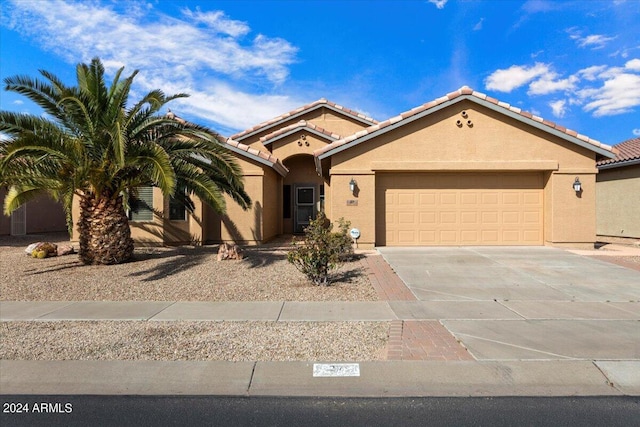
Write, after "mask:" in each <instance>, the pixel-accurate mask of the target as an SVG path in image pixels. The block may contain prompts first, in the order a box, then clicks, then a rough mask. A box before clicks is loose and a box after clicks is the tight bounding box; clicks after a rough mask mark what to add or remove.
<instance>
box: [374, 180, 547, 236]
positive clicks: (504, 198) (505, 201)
mask: <svg viewBox="0 0 640 427" xmlns="http://www.w3.org/2000/svg"><path fill="white" fill-rule="evenodd" d="M542 186H543V184H542V174H540V173H518V174H509V173H459V174H454V173H451V174H448V173H447V174H442V173H441V174H436V173H393V174H392V173H382V174H378V175H376V215H377V216H376V239H377V242H376V244H378V245H387V246H419V245H541V244H542V223H543V218H542V217H543V215H542V212H543V193H542Z"/></svg>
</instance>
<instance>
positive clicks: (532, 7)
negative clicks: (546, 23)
mask: <svg viewBox="0 0 640 427" xmlns="http://www.w3.org/2000/svg"><path fill="white" fill-rule="evenodd" d="M558 7H559V5H558V4H556V3H553V2H551V1H548V0H527V1H526V2H525V3H524V4H523V5H522V10H524V11H525V12H527V13H540V12H550V11H552V10H556V9H558Z"/></svg>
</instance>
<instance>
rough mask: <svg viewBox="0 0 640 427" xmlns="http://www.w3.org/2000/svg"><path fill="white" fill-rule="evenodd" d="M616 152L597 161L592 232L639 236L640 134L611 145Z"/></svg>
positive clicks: (617, 235) (601, 234)
mask: <svg viewBox="0 0 640 427" xmlns="http://www.w3.org/2000/svg"><path fill="white" fill-rule="evenodd" d="M614 149H616V150H617V156H616V157H615V158H614V159H606V160H601V161H599V162H598V165H597V166H598V170H599V173H598V175H597V179H596V207H597V210H596V219H597V227H596V232H597V234H598V235H599V236H609V237H630V238H636V239H640V138H634V139H630V140H628V141H624V142H622V143H620V144H617V145H615V146H614Z"/></svg>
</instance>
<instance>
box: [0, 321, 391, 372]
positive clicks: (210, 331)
mask: <svg viewBox="0 0 640 427" xmlns="http://www.w3.org/2000/svg"><path fill="white" fill-rule="evenodd" d="M0 328H1V332H0V359H4V360H7V359H8V360H167V361H171V360H227V361H236V362H237V361H272V360H273V361H296V360H302V361H304V360H313V361H338V360H339V361H366V360H382V359H384V357H385V345H386V342H387V333H388V329H389V324H388V323H386V322H313V323H307V322H3V323H1V324H0Z"/></svg>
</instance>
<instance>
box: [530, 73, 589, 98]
mask: <svg viewBox="0 0 640 427" xmlns="http://www.w3.org/2000/svg"><path fill="white" fill-rule="evenodd" d="M557 77H558V74H557V73H552V72H550V73H546V74H543V75H542V76H540V78H539V79H537V80H535V81H533V82H531V84H530V85H529V90H528V91H527V93H528V94H529V95H546V94H548V93H553V92H557V91H560V90H565V91H567V90H572V89H574V88H575V86H576V83H577V82H578V80H579V79H578V77H576V76H569V77H568V78H566V79H560V80H556V78H557Z"/></svg>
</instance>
